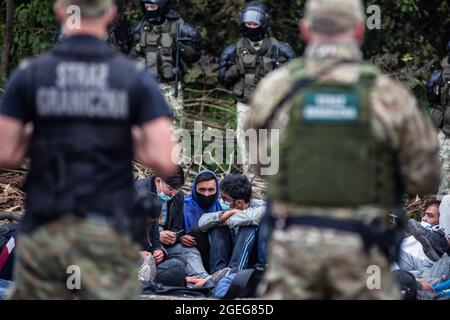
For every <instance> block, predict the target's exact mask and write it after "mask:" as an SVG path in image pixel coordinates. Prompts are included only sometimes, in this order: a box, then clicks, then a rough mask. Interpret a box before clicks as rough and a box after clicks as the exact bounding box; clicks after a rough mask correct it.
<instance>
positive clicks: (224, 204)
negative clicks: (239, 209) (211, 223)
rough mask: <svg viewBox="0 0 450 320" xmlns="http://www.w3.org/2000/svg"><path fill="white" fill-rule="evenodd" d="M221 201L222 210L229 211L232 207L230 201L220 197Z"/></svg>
mask: <svg viewBox="0 0 450 320" xmlns="http://www.w3.org/2000/svg"><path fill="white" fill-rule="evenodd" d="M219 203H220V206H221V207H222V210H225V211H227V210H230V209H231V205H230V204H229V203H228V202H226V201H224V200H223V199H220V200H219Z"/></svg>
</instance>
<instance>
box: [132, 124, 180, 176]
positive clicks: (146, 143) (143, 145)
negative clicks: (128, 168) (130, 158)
mask: <svg viewBox="0 0 450 320" xmlns="http://www.w3.org/2000/svg"><path fill="white" fill-rule="evenodd" d="M133 142H134V152H135V156H136V158H137V160H138V161H139V162H141V163H142V164H143V165H145V166H148V167H151V168H152V169H154V170H156V171H157V172H160V173H161V174H165V175H166V174H167V175H170V174H172V173H173V172H174V171H175V169H176V165H175V161H176V160H177V158H178V148H177V146H176V145H175V140H174V139H172V130H171V124H170V120H169V118H166V117H160V118H157V119H155V120H153V121H150V122H148V123H145V124H144V125H142V126H135V127H133Z"/></svg>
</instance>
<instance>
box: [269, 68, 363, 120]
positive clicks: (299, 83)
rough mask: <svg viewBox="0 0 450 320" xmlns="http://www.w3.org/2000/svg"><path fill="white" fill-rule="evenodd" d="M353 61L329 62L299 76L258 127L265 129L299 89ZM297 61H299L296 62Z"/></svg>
mask: <svg viewBox="0 0 450 320" xmlns="http://www.w3.org/2000/svg"><path fill="white" fill-rule="evenodd" d="M354 62H355V61H353V60H346V59H344V60H338V61H336V62H335V63H333V64H331V65H330V66H327V67H325V68H323V69H322V70H320V71H319V72H317V74H315V75H314V76H313V77H311V76H306V77H299V78H298V79H297V80H295V82H294V83H293V85H292V86H291V89H290V90H289V91H288V93H287V94H286V95H285V96H284V97H283V98H282V99H281V100H280V101H279V102H278V103H277V105H276V106H275V108H273V110H272V113H271V114H270V115H269V117H267V119H266V121H265V122H264V124H263V125H262V126H261V127H260V129H266V128H268V126H269V125H270V123H271V122H272V120H273V119H274V118H275V116H276V115H277V114H278V112H279V111H280V109H281V107H282V106H283V105H284V104H285V103H286V102H287V101H289V100H290V99H292V98H293V97H294V96H295V95H296V94H297V93H298V92H299V91H300V90H302V89H303V88H305V87H307V86H310V85H311V84H313V83H315V82H316V81H317V80H319V79H320V78H321V77H323V76H324V75H326V74H327V73H328V72H330V71H331V70H333V69H334V68H336V67H338V66H340V65H341V64H344V63H354ZM297 63H299V62H297ZM298 66H299V65H297V64H296V63H295V62H294V63H293V64H291V65H290V67H291V68H294V67H298ZM297 72H298V69H296V71H295V72H294V74H295V73H297Z"/></svg>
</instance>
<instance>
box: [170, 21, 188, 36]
mask: <svg viewBox="0 0 450 320" xmlns="http://www.w3.org/2000/svg"><path fill="white" fill-rule="evenodd" d="M168 23H170V28H169V29H170V31H169V33H170V34H171V35H173V36H176V34H177V25H179V26H180V30H181V29H182V28H183V25H184V20H183V19H181V18H179V19H176V20H168Z"/></svg>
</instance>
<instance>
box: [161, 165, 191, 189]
mask: <svg viewBox="0 0 450 320" xmlns="http://www.w3.org/2000/svg"><path fill="white" fill-rule="evenodd" d="M157 176H158V177H160V178H161V179H162V180H163V181H164V182H165V183H167V184H168V185H169V186H171V187H172V188H174V189H179V188H181V187H182V186H183V185H184V182H185V180H184V170H183V168H182V167H181V166H177V170H176V171H175V173H174V174H172V175H170V176H162V175H157Z"/></svg>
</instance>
